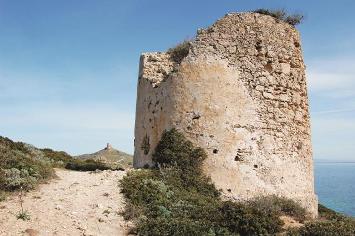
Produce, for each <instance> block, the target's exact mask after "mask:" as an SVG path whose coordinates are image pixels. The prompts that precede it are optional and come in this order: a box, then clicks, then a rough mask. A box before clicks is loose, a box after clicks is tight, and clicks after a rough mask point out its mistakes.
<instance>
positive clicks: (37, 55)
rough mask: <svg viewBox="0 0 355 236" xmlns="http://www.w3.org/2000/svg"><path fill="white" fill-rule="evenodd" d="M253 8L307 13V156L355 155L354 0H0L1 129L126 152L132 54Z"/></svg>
mask: <svg viewBox="0 0 355 236" xmlns="http://www.w3.org/2000/svg"><path fill="white" fill-rule="evenodd" d="M256 8H284V9H286V10H288V11H290V12H302V13H303V14H304V15H305V16H306V19H305V22H304V23H303V24H302V25H300V26H298V29H299V30H300V31H301V34H302V42H303V43H302V46H303V50H304V56H305V60H306V64H307V76H308V85H309V96H310V101H311V115H312V131H313V144H314V155H315V158H316V159H332V160H355V155H354V153H355V145H354V140H355V56H354V55H355V47H354V43H355V30H354V24H355V16H354V14H353V9H354V8H355V2H354V1H353V0H342V1H330V0H328V1H327V0H326V1H324V0H315V1H306V0H300V1H285V0H269V1H267V0H248V1H245V0H244V1H242V0H240V1H237V0H235V1H233V0H219V1H216V0H215V1H212V0H203V1H202V0H201V1H191V0H190V1H187V0H180V1H166V0H165V1H163V0H150V1H143V0H140V1H138V0H126V1H117V0H76V1H73V0H60V1H59V0H57V1H55V0H53V1H48V0H31V1H20V0H0V31H1V34H0V108H1V109H0V135H2V136H8V137H10V138H12V139H14V140H21V141H25V142H28V143H32V144H34V145H36V146H38V147H51V148H54V149H58V150H65V151H68V152H69V153H71V154H80V153H89V152H94V151H97V150H98V149H101V148H103V146H104V145H105V143H106V142H110V143H112V144H113V145H114V146H115V147H116V148H118V149H121V150H124V151H126V152H129V153H132V152H133V130H134V115H135V114H134V113H135V99H136V83H137V72H138V62H139V55H140V53H142V52H144V51H163V50H166V49H167V48H169V47H171V46H174V45H175V44H176V43H177V42H179V41H182V40H184V39H186V38H190V37H193V36H194V35H195V32H196V30H197V28H202V27H206V26H208V25H210V24H212V23H213V22H214V21H215V20H217V19H219V18H221V17H222V16H223V15H224V14H225V13H227V12H235V11H248V10H253V9H256Z"/></svg>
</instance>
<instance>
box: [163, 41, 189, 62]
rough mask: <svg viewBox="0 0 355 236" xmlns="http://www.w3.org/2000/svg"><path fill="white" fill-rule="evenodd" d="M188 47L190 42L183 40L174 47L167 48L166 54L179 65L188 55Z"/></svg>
mask: <svg viewBox="0 0 355 236" xmlns="http://www.w3.org/2000/svg"><path fill="white" fill-rule="evenodd" d="M190 47H191V45H190V41H188V40H184V41H183V42H182V43H179V44H178V45H176V46H175V47H173V48H169V49H168V51H167V53H168V54H169V55H170V58H171V59H172V60H173V61H175V62H176V63H178V64H179V63H180V62H181V61H182V60H183V59H184V58H185V57H187V55H188V54H189V51H190Z"/></svg>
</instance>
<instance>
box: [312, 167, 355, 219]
mask: <svg viewBox="0 0 355 236" xmlns="http://www.w3.org/2000/svg"><path fill="white" fill-rule="evenodd" d="M314 173H315V189H316V193H317V195H318V200H319V203H321V204H323V205H325V206H326V207H328V208H331V209H333V210H335V211H338V212H341V213H343V214H345V215H348V216H353V217H355V162H323V161H315V163H314Z"/></svg>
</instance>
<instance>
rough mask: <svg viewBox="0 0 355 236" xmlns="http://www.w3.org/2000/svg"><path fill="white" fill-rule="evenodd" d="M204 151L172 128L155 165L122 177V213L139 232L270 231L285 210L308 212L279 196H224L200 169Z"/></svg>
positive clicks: (279, 226)
mask: <svg viewBox="0 0 355 236" xmlns="http://www.w3.org/2000/svg"><path fill="white" fill-rule="evenodd" d="M205 158H206V153H205V152H204V151H203V150H202V149H201V148H198V147H195V146H194V145H193V144H192V143H191V142H190V141H188V140H186V139H185V137H184V136H183V135H182V134H180V133H179V132H178V131H177V130H175V129H172V130H170V131H165V132H164V133H163V135H162V138H161V141H160V142H159V143H158V145H157V147H156V150H155V153H154V154H153V160H154V162H155V163H156V165H155V167H154V168H152V169H141V170H133V171H131V172H129V173H128V174H127V175H126V176H125V177H124V178H123V179H122V180H121V181H120V186H121V190H122V193H123V194H124V196H125V198H126V199H127V205H126V209H125V212H124V213H123V216H124V217H125V219H130V220H133V222H135V225H136V228H135V229H134V232H135V233H137V234H139V235H197V236H198V235H270V234H272V235H273V234H275V233H278V232H280V231H282V226H283V222H282V221H281V220H280V218H279V217H280V216H281V215H292V216H297V217H299V218H302V219H303V218H304V217H305V216H304V215H302V212H303V211H302V210H300V209H301V208H300V207H299V206H298V205H297V204H296V203H294V202H292V201H291V200H286V199H280V198H277V197H276V196H273V197H270V198H269V197H267V198H262V197H260V198H258V199H255V200H253V201H249V202H245V203H235V202H231V201H222V200H221V198H220V192H219V191H218V190H217V189H216V187H215V186H214V184H213V183H212V182H211V180H210V179H209V178H208V177H207V176H205V175H204V174H203V172H202V163H203V160H204V159H205Z"/></svg>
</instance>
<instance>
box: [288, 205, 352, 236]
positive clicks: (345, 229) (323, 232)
mask: <svg viewBox="0 0 355 236" xmlns="http://www.w3.org/2000/svg"><path fill="white" fill-rule="evenodd" d="M318 211H319V219H317V220H316V221H310V222H306V223H305V224H304V226H302V227H300V228H298V229H290V230H289V231H288V232H287V235H288V236H339V235H342V236H353V235H355V219H354V218H352V217H347V216H344V215H342V214H340V213H337V212H335V211H333V210H331V209H329V208H327V207H325V206H323V205H321V204H319V205H318Z"/></svg>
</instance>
